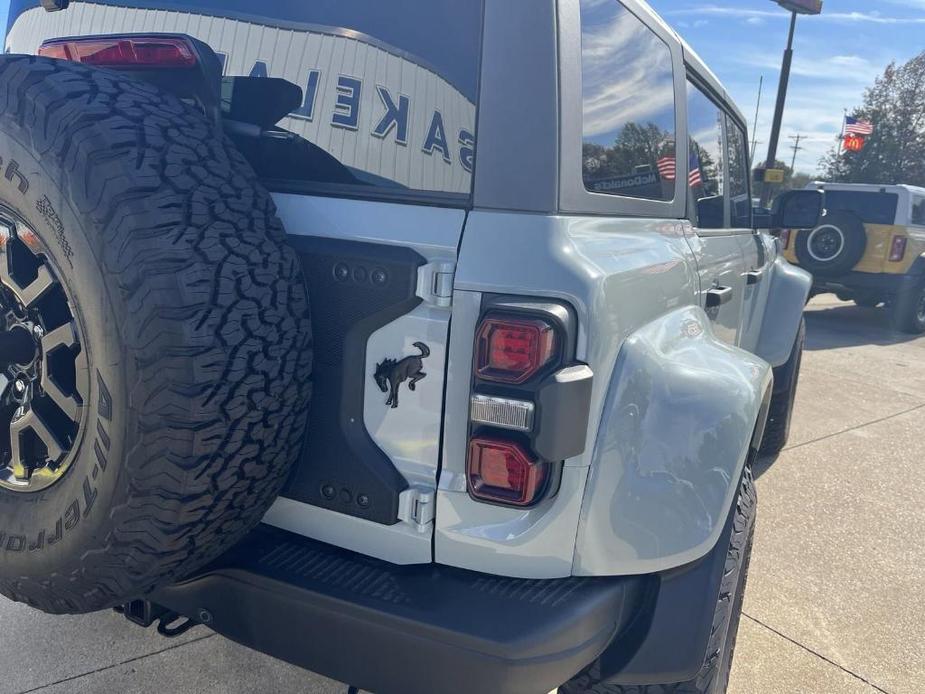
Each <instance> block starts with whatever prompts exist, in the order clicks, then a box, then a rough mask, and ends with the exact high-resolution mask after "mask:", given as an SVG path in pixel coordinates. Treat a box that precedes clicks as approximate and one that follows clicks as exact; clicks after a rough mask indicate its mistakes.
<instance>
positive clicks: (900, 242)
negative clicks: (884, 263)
mask: <svg viewBox="0 0 925 694" xmlns="http://www.w3.org/2000/svg"><path fill="white" fill-rule="evenodd" d="M907 243H908V239H907V238H906V237H905V236H894V237H893V243H892V244H890V262H891V263H898V262H899V261H901V260H902V259H903V258H905V257H906V244H907Z"/></svg>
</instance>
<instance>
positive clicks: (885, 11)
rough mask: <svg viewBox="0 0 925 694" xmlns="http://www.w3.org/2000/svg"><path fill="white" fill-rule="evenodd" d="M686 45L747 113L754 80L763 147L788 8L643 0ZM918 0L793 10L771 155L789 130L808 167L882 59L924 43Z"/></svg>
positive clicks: (742, 1)
mask: <svg viewBox="0 0 925 694" xmlns="http://www.w3.org/2000/svg"><path fill="white" fill-rule="evenodd" d="M649 4H650V5H652V7H653V8H654V9H655V10H656V11H657V12H658V13H659V14H661V15H662V16H663V17H664V18H665V20H666V21H668V23H669V24H671V25H672V26H673V27H674V28H675V29H676V30H677V31H678V32H679V33H680V34H681V35H682V36H684V38H685V39H686V40H687V41H688V42H689V43H690V44H691V45H692V46H693V47H694V49H695V50H696V51H697V52H698V53H699V54H700V56H701V57H702V58H703V59H704V61H705V62H706V63H707V64H708V65H709V66H710V67H711V68H712V69H713V71H714V72H715V73H716V74H717V75H718V76H719V78H720V79H721V80H722V81H723V83H724V84H725V85H726V88H727V89H728V90H729V91H730V92H731V93H732V96H733V98H734V99H735V100H736V103H738V105H739V108H741V109H742V111H743V112H744V113H745V115H746V117H747V118H748V121H749V130H751V127H752V119H753V118H754V117H755V105H756V101H757V97H758V80H759V78H760V77H761V76H762V75H764V95H763V97H762V101H761V112H760V115H759V118H758V128H757V133H758V140H759V141H761V140H764V141H765V143H764V144H761V145H758V154H759V156H758V157H757V159H759V160H761V159H764V157H766V156H767V140H768V137H769V134H770V130H771V119H772V118H773V115H774V100H775V98H776V95H777V83H778V79H779V77H780V63H781V58H782V55H783V50H784V47H785V44H786V41H787V29H788V26H789V25H788V22H789V18H790V15H789V13H787V12H785V11H784V10H782V9H780V7H778V5H777V4H776V3H775V2H773V1H772V0H704V1H701V0H649ZM923 37H925V0H869V1H867V2H864V1H862V0H825V7H824V10H823V14H822V15H820V16H818V17H801V18H800V20H799V21H798V23H797V33H796V39H795V42H794V66H793V73H792V75H791V81H790V90H789V92H788V99H787V110H786V111H785V114H784V125H783V131H782V136H781V149H780V151H779V154H778V158H780V159H784V160H785V161H786V162H787V163H788V164H789V163H790V158H791V157H792V156H793V151H792V150H790V149H787V147H789V146H790V145H792V144H793V141H792V140H789V139H788V136H789V135H796V134H797V133H800V134H802V135H804V136H805V137H806V138H807V140H806V141H805V142H801V143H800V144H801V146H803V145H805V147H806V149H804V150H802V151H801V152H800V153H799V154H798V156H797V169H798V170H802V171H806V172H807V173H814V172H815V171H816V169H817V164H818V161H819V158H820V157H821V156H822V155H823V154H824V153H825V152H826V151H827V150H828V149H829V147H830V146H831V145H832V143H833V141H834V140H833V138H835V137H836V136H837V135H838V134H839V132H840V131H841V122H842V116H843V109H845V108H847V109H851V108H853V107H855V106H859V105H860V104H861V100H862V98H863V94H864V89H865V87H867V86H868V85H870V84H871V83H872V82H873V80H874V78H875V77H877V76H878V75H879V74H881V73H882V72H883V68H884V67H886V66H887V65H888V64H889V63H890V62H891V61H893V60H896V61H899V62H904V61H906V60H908V59H910V58H912V57H913V56H915V55H917V54H918V53H919V52H921V51H922V50H923V49H925V38H923Z"/></svg>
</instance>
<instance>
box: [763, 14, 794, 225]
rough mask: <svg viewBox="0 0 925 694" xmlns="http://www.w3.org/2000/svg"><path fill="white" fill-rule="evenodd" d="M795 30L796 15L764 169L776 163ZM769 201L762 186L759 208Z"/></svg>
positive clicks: (785, 52)
mask: <svg viewBox="0 0 925 694" xmlns="http://www.w3.org/2000/svg"><path fill="white" fill-rule="evenodd" d="M796 30H797V13H796V12H792V13H791V16H790V34H789V36H788V38H787V50H785V51H784V62H783V65H782V66H781V70H780V84H778V85H777V105H776V106H775V107H774V123H773V124H772V125H771V142H770V144H768V160H767V163H766V164H765V167H766V168H768V169H773V168H774V166H775V164H776V163H777V145H778V143H779V142H780V128H781V125H782V124H783V122H784V104H785V103H786V102H787V86H788V85H789V84H790V66H791V65H792V64H793V34H794V32H796ZM770 200H771V186H769V185H768V184H765V185H764V188H762V190H761V206H762V207H767V206H768V202H769V201H770Z"/></svg>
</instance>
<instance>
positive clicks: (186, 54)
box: [39, 36, 198, 69]
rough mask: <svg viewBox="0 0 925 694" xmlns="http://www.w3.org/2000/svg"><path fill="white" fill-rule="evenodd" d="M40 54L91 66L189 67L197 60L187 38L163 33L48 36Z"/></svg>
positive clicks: (136, 67)
mask: <svg viewBox="0 0 925 694" xmlns="http://www.w3.org/2000/svg"><path fill="white" fill-rule="evenodd" d="M39 55H43V56H46V57H49V58H59V59H61V60H70V61H72V62H75V63H83V64H84V65H92V66H94V67H111V68H120V67H121V68H132V69H139V68H190V67H195V66H196V64H197V62H198V60H197V58H196V52H195V51H194V50H193V47H192V45H190V43H189V41H186V40H184V39H182V38H176V37H165V36H95V37H87V38H73V39H50V40H48V41H46V42H45V43H43V44H42V46H41V48H39Z"/></svg>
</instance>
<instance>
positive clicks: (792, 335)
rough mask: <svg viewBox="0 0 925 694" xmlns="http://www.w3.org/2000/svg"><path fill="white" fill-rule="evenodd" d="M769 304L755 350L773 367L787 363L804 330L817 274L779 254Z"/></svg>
mask: <svg viewBox="0 0 925 694" xmlns="http://www.w3.org/2000/svg"><path fill="white" fill-rule="evenodd" d="M768 281H769V282H770V283H771V286H770V288H769V290H768V304H767V306H766V307H765V310H764V319H763V320H762V322H761V333H760V335H759V337H758V346H757V347H756V349H755V353H756V354H757V355H758V356H759V357H761V358H762V359H764V360H765V361H766V362H768V363H769V364H770V365H771V366H775V367H776V366H781V365H782V364H785V363H787V360H788V359H789V358H790V352H791V351H792V350H793V343H794V341H795V340H796V338H797V332H798V331H799V330H800V320H801V319H802V317H803V309H804V308H805V307H806V302H807V300H808V299H809V292H810V289H811V288H812V285H813V276H812V275H811V274H809V273H808V272H806V270H803V269H801V268H798V267H796V266H795V265H791V264H790V263H789V262H788V261H787V260H786V259H785V258H783V257H782V256H778V257H777V258H776V259H775V260H774V262H773V263H772V265H771V268H770V273H769V277H768Z"/></svg>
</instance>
